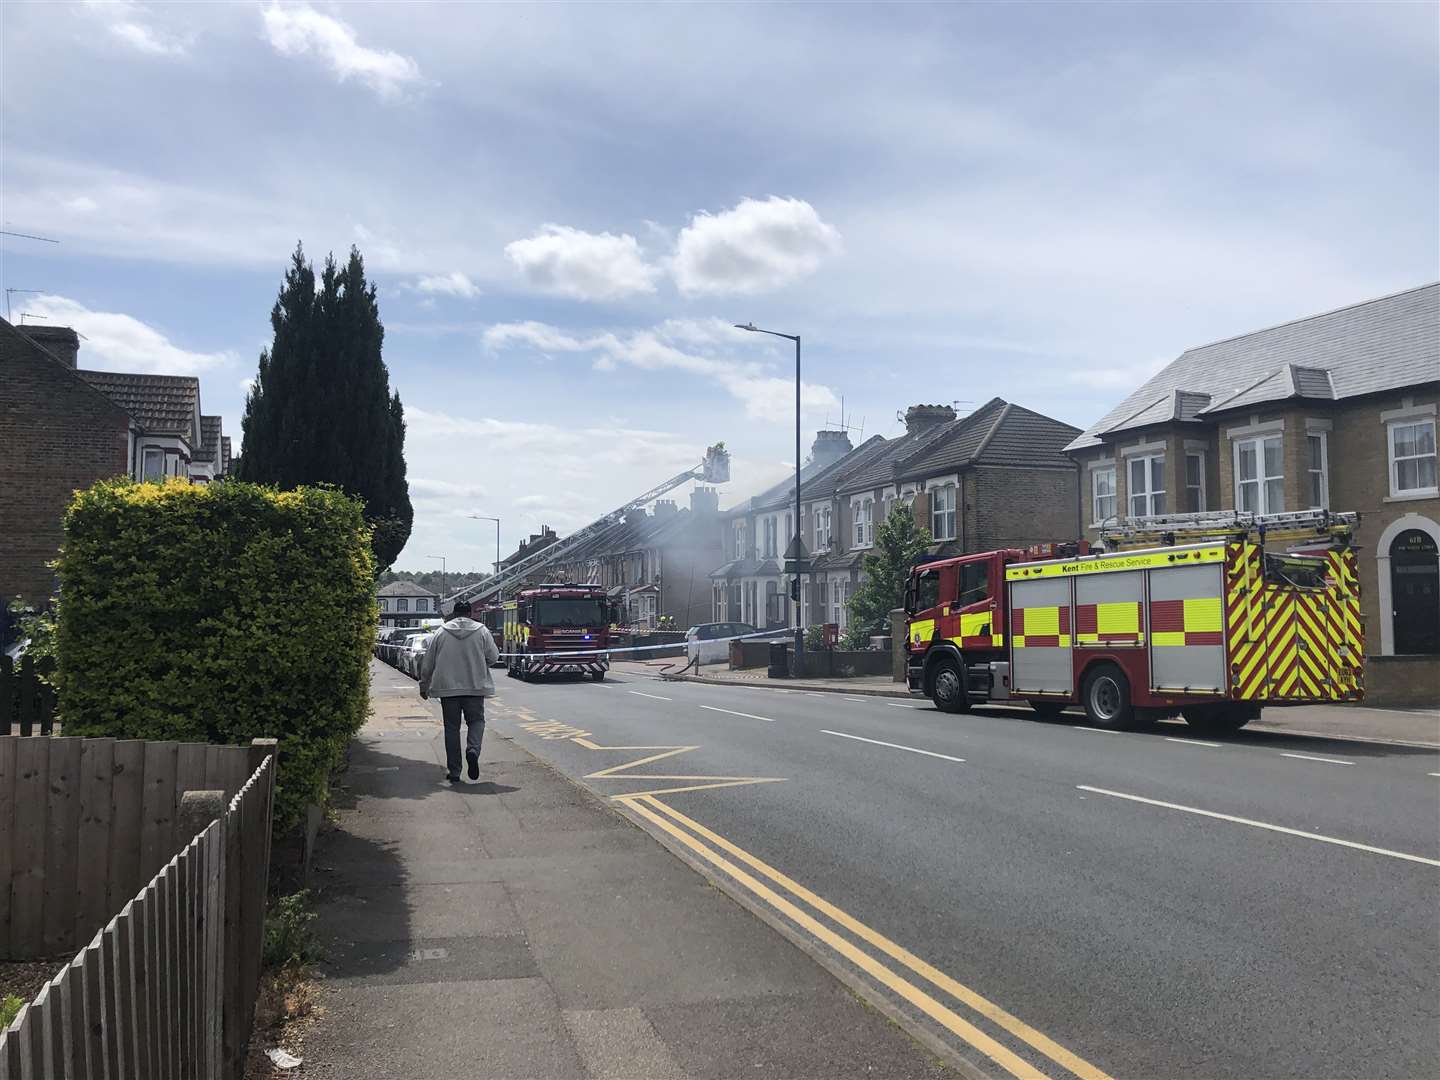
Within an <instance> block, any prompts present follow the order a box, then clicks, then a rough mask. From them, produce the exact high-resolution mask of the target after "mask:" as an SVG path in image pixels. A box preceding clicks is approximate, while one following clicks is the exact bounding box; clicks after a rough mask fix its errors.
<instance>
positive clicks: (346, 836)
mask: <svg viewBox="0 0 1440 1080" xmlns="http://www.w3.org/2000/svg"><path fill="white" fill-rule="evenodd" d="M371 678H372V700H373V710H374V711H373V716H372V718H371V720H370V722H369V723H368V724H367V725H366V727H365V728H364V729H363V730H362V731H361V733H360V735H359V737H358V739H357V741H356V743H355V744H354V747H353V751H352V754H351V765H350V770H349V773H348V777H347V781H348V782H347V785H346V790H345V791H344V792H341V793H340V797H339V798H338V799H337V803H338V805H339V807H340V810H339V823H338V826H337V827H334V828H332V829H330V830H329V831H328V832H327V834H326V835H325V836H324V838H323V839H322V841H321V847H320V852H319V854H318V856H317V859H316V877H317V881H318V888H319V890H320V895H319V903H318V905H317V909H318V912H319V919H318V921H317V926H319V927H320V928H322V932H323V934H324V936H325V938H326V939H327V941H326V944H327V949H328V957H327V963H326V965H325V968H324V969H323V975H324V981H323V987H324V989H323V991H322V1001H323V1003H324V1006H325V1009H326V1015H325V1017H324V1019H323V1020H322V1021H321V1022H320V1024H319V1026H318V1027H317V1029H316V1030H315V1031H314V1032H313V1033H312V1034H311V1035H310V1036H309V1037H308V1038H307V1039H306V1040H305V1048H304V1054H305V1058H306V1061H305V1065H304V1068H303V1070H302V1072H301V1074H300V1075H302V1076H308V1077H333V1078H337V1080H338V1078H341V1077H345V1078H351V1077H356V1078H380V1077H386V1078H391V1077H393V1078H396V1080H400V1078H404V1080H425V1078H431V1077H433V1078H437V1080H455V1078H460V1077H464V1078H467V1080H468V1078H471V1077H496V1078H500V1077H505V1078H511V1077H545V1078H552V1077H553V1078H568V1077H576V1078H581V1077H590V1078H604V1080H612V1078H613V1080H619V1078H625V1077H646V1078H656V1080H666V1078H681V1077H695V1078H703V1077H737V1076H745V1077H761V1078H765V1077H802V1076H803V1077H862V1076H887V1077H888V1076H894V1077H902V1076H914V1077H941V1076H948V1075H952V1074H950V1073H948V1072H947V1071H946V1070H945V1069H944V1068H942V1067H941V1066H940V1065H939V1064H937V1063H936V1062H935V1060H934V1059H933V1058H932V1057H931V1056H930V1055H929V1054H928V1053H926V1052H925V1051H924V1050H922V1049H921V1048H920V1047H919V1046H918V1045H917V1044H916V1043H914V1042H912V1041H911V1040H910V1038H909V1037H908V1036H906V1035H905V1034H904V1033H903V1032H901V1031H900V1030H899V1029H898V1028H896V1027H894V1026H893V1025H892V1024H891V1023H889V1021H887V1020H885V1019H884V1018H883V1017H882V1016H881V1015H880V1014H879V1013H878V1012H876V1011H875V1010H873V1009H869V1008H867V1007H865V1006H863V1005H862V1004H860V1002H859V1001H857V1000H856V999H855V998H854V997H853V996H852V995H851V994H850V993H849V992H848V991H847V990H846V989H845V988H844V987H842V985H841V984H840V983H839V982H838V981H837V980H836V979H835V978H834V977H832V976H831V975H829V974H828V973H827V972H826V971H825V970H824V969H822V968H821V967H820V966H819V965H818V964H817V963H815V962H814V961H813V960H811V959H810V958H809V957H808V956H806V955H805V954H804V953H803V952H801V951H800V950H799V949H798V948H796V947H795V946H793V945H792V944H791V943H790V942H789V941H788V940H787V939H785V938H784V937H782V936H781V935H780V934H778V933H777V932H775V931H774V930H771V929H770V928H769V927H768V926H766V925H765V924H764V923H762V922H760V921H759V920H758V919H756V918H755V917H753V916H752V915H750V914H749V913H748V912H746V911H745V910H744V909H742V908H741V907H739V906H738V905H736V904H735V903H733V902H732V901H730V900H729V899H728V898H727V897H725V896H724V894H722V893H721V892H720V891H719V890H717V889H715V888H712V887H711V886H710V885H709V884H708V883H707V882H706V881H705V879H704V878H702V877H701V876H700V875H699V874H697V873H696V872H695V871H694V870H692V869H690V868H689V867H688V866H687V865H686V864H684V863H683V862H681V861H680V860H679V859H677V858H675V857H674V856H673V855H671V854H670V853H669V852H668V851H667V850H665V849H664V848H662V847H661V846H660V845H659V844H658V843H657V842H656V841H654V840H653V839H651V838H650V837H649V836H648V835H647V834H646V833H644V832H642V831H641V830H640V829H638V828H636V827H635V826H633V825H631V824H630V823H629V822H628V821H627V820H626V819H624V818H622V817H621V816H620V815H619V814H618V813H616V812H614V811H613V810H612V809H611V808H610V807H609V806H608V805H606V804H605V803H603V802H602V801H600V800H599V799H598V798H596V797H594V796H592V795H590V794H589V793H587V792H585V791H583V790H581V789H580V788H578V787H577V786H576V785H575V784H573V783H572V782H571V781H569V780H567V779H566V778H565V777H563V776H561V775H560V774H558V773H556V772H553V771H552V770H551V769H550V768H549V767H547V766H546V765H544V764H543V763H541V762H540V761H539V760H538V759H536V758H535V757H533V756H532V755H531V754H529V753H528V752H526V751H525V750H523V749H522V748H520V747H519V746H517V745H515V744H514V743H512V742H510V741H508V740H506V739H504V738H501V737H499V736H497V735H496V734H495V733H494V732H493V731H487V733H486V738H485V750H484V754H483V765H482V769H483V773H482V777H483V779H484V781H485V782H483V783H480V784H475V785H461V786H456V787H452V786H450V785H449V784H446V783H444V782H443V777H442V773H443V769H442V767H441V762H442V761H443V760H444V749H443V744H442V742H441V736H440V731H441V729H440V725H439V709H438V708H435V707H433V705H434V703H428V704H427V703H426V702H422V701H421V700H420V699H419V697H418V696H417V694H416V692H415V688H414V684H413V683H412V682H410V681H409V680H408V679H406V678H404V676H401V675H399V674H398V673H395V672H393V671H391V670H390V669H389V668H385V667H383V666H381V665H378V664H374V665H372V677H371Z"/></svg>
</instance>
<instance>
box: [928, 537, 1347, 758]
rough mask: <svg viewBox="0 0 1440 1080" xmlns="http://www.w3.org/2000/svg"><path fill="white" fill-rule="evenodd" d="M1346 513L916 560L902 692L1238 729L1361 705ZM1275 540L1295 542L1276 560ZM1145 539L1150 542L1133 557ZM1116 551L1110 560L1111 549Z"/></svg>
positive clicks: (941, 700) (940, 703) (1116, 720)
mask: <svg viewBox="0 0 1440 1080" xmlns="http://www.w3.org/2000/svg"><path fill="white" fill-rule="evenodd" d="M1353 523H1354V515H1346V514H1330V513H1328V512H1325V511H1316V512H1314V513H1313V514H1289V515H1270V516H1269V517H1268V518H1262V517H1260V516H1258V515H1233V514H1232V515H1228V516H1226V518H1225V519H1224V521H1216V520H1215V516H1214V515H1209V516H1208V517H1207V516H1205V515H1174V516H1173V517H1172V518H1168V519H1165V520H1164V521H1162V522H1149V521H1147V522H1145V523H1144V524H1143V525H1141V526H1132V527H1128V528H1127V527H1124V526H1122V527H1118V528H1117V529H1116V530H1114V531H1112V533H1111V534H1110V535H1107V536H1106V538H1105V542H1106V544H1107V546H1109V547H1110V548H1111V549H1112V550H1109V551H1106V552H1103V553H1091V552H1090V551H1089V549H1088V545H1086V544H1085V543H1084V542H1081V543H1079V544H1072V545H1042V546H1041V547H1039V548H1032V549H1028V550H1018V549H1007V550H1003V551H990V552H985V553H982V554H976V555H962V556H959V557H957V558H951V559H944V560H940V561H935V562H928V563H923V564H921V565H918V566H916V567H915V569H914V570H913V571H912V573H911V576H910V580H909V584H908V587H907V590H906V603H905V607H906V611H907V612H909V619H908V622H907V639H906V650H907V654H908V663H907V670H908V683H909V688H910V692H911V693H912V694H916V695H924V696H926V697H929V698H931V699H932V700H933V701H934V702H935V705H936V707H937V708H939V709H942V710H944V711H946V712H966V711H968V710H969V708H970V706H971V705H972V704H973V703H975V702H983V701H1025V702H1028V703H1029V704H1030V706H1031V707H1032V708H1033V709H1034V710H1035V711H1036V712H1037V713H1040V714H1041V715H1054V714H1056V713H1059V712H1060V711H1061V710H1062V709H1064V708H1065V706H1067V705H1075V704H1078V705H1081V706H1083V708H1084V709H1085V713H1086V716H1088V717H1089V722H1090V723H1091V724H1093V725H1095V726H1096V727H1104V728H1120V729H1124V728H1135V727H1139V726H1142V725H1144V724H1146V723H1148V722H1150V721H1153V720H1155V719H1158V718H1160V717H1162V716H1167V715H1173V714H1174V713H1176V712H1177V711H1178V712H1179V713H1180V714H1181V715H1183V716H1184V717H1185V720H1186V722H1187V723H1189V724H1191V725H1194V726H1195V727H1197V728H1200V729H1202V730H1207V731H1215V732H1219V731H1234V730H1236V729H1238V728H1240V727H1243V726H1244V725H1245V724H1246V723H1248V722H1249V721H1251V720H1253V719H1255V718H1256V717H1257V716H1258V715H1259V714H1260V709H1261V707H1262V706H1264V705H1299V704H1314V703H1318V702H1327V701H1358V700H1360V698H1361V697H1362V696H1363V672H1362V667H1361V657H1362V655H1363V652H1364V642H1363V639H1362V635H1361V626H1360V599H1359V596H1360V593H1359V584H1358V582H1357V578H1356V567H1355V554H1354V552H1353V550H1351V548H1350V546H1349V540H1350V535H1351V532H1352V529H1353ZM1267 534H1268V539H1269V541H1270V542H1271V543H1274V542H1275V541H1276V540H1277V539H1281V540H1292V541H1296V543H1294V544H1293V545H1292V546H1291V548H1290V550H1289V551H1287V552H1285V553H1276V552H1273V551H1267V550H1266V547H1265V544H1266V540H1267ZM1137 539H1138V540H1148V541H1149V542H1150V543H1151V544H1154V543H1155V541H1156V540H1157V539H1159V540H1161V541H1162V542H1161V543H1160V544H1159V545H1157V546H1148V547H1144V548H1140V549H1137V550H1126V549H1125V548H1126V544H1127V543H1129V542H1133V541H1135V540H1137ZM1117 548H1118V549H1119V550H1115V549H1117Z"/></svg>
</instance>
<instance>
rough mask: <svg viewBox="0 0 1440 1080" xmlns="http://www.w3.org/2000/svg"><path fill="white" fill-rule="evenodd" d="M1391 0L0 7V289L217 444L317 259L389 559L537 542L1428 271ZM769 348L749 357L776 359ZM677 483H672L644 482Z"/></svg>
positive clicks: (1416, 96)
mask: <svg viewBox="0 0 1440 1080" xmlns="http://www.w3.org/2000/svg"><path fill="white" fill-rule="evenodd" d="M1437 32H1440V25H1437V8H1436V7H1435V6H1434V5H1432V4H1408V5H1407V4H1388V5H1387V4H1374V3H1367V4H1354V5H1348V4H1325V5H1319V4H1313V5H1309V4H1256V5H1240V4H1229V5H1210V4H1197V5H1186V4H1163V5H1159V4H1157V5H1132V4H1109V5H1095V6H1087V5H1083V4H1055V5H1051V4H1029V5H970V6H962V5H905V6H898V5H897V6H884V7H870V6H862V5H845V6H841V5H787V6H783V7H781V6H765V5H708V6H689V5H665V6H642V5H623V4H603V5H573V6H567V5H561V4H551V5H543V6H542V5H481V4H475V5H461V4H418V5H405V6H400V5H395V6H390V5H379V4H374V5H370V4H366V5H362V4H314V5H306V4H287V5H279V6H277V5H275V4H272V3H264V4H231V5H195V4H174V5H164V4H149V5H141V4H132V3H90V4H79V5H74V6H65V5H54V4H43V5H41V4H34V5H32V4H24V3H7V4H5V5H3V6H0V48H3V76H0V78H3V83H0V90H3V95H0V96H3V114H0V115H3V124H4V129H3V162H0V196H3V220H4V222H5V224H4V226H3V227H4V228H5V229H9V230H15V231H20V232H30V233H38V234H42V235H45V236H50V237H54V238H57V239H59V240H60V241H61V243H60V244H59V245H52V244H43V243H37V242H34V241H26V240H15V239H11V238H4V243H3V248H0V254H3V264H0V277H3V285H4V287H6V288H13V289H39V290H42V293H41V294H16V295H15V297H14V308H15V312H16V318H17V320H18V318H19V313H20V312H21V311H31V312H35V313H38V314H48V315H49V316H50V318H51V321H55V322H59V321H64V322H68V323H70V324H71V325H74V326H76V327H77V329H79V330H80V331H81V332H82V333H84V334H85V336H86V339H87V340H86V341H84V342H82V351H81V355H82V363H83V364H84V365H85V366H90V367H111V368H116V369H119V370H155V371H169V372H177V373H178V372H185V373H198V374H199V375H200V376H201V393H202V399H203V404H204V408H205V410H206V411H207V412H219V413H221V414H223V416H224V417H225V426H226V430H227V431H228V432H230V433H231V434H232V435H234V436H236V437H238V435H239V424H240V416H241V413H242V410H243V403H244V389H243V383H244V380H245V379H246V378H248V377H249V376H250V375H252V374H253V372H254V367H255V359H256V356H257V355H258V352H259V350H260V348H261V347H262V346H263V345H264V344H265V343H266V342H267V339H268V332H269V327H268V315H269V309H270V305H271V303H272V301H273V298H274V295H275V292H276V290H277V288H278V286H279V283H280V277H281V274H282V272H283V268H284V265H285V261H286V258H287V257H288V255H289V253H290V251H291V249H292V248H293V246H294V244H295V241H296V240H297V239H298V240H303V242H304V244H305V246H306V250H307V251H308V252H309V253H310V254H311V255H313V256H315V257H317V258H319V257H323V256H324V254H325V253H326V252H327V251H331V250H334V251H336V252H341V251H344V250H345V249H346V248H348V247H349V245H350V244H352V243H354V244H358V245H359V247H360V248H361V250H362V252H363V253H364V255H365V257H366V261H367V265H368V267H369V269H370V271H371V273H372V276H373V277H374V278H375V279H376V281H377V282H378V284H379V287H380V302H381V312H382V317H383V318H384V320H385V323H386V326H387V334H386V346H385V357H386V361H387V363H388V364H389V367H390V372H391V379H392V383H393V385H394V386H395V387H397V388H398V390H399V391H400V394H401V396H402V398H403V399H404V401H405V404H406V407H407V413H408V415H409V418H410V431H409V438H408V447H407V450H408V452H407V458H408V461H409V468H410V477H411V482H412V496H413V498H414V501H415V506H416V528H415V533H414V535H413V537H412V540H411V543H410V545H409V546H408V547H407V548H406V550H405V552H404V554H403V555H402V556H401V559H400V562H399V564H398V565H400V566H402V567H413V568H420V567H425V566H427V565H434V564H433V563H430V562H428V560H427V559H426V556H428V555H431V554H437V555H438V554H445V555H446V556H447V557H448V559H449V563H450V565H451V567H455V568H466V567H470V566H476V567H478V566H481V565H483V564H487V563H488V562H489V561H490V560H491V559H493V558H494V555H493V550H494V547H493V545H494V541H493V537H494V532H493V526H492V525H491V524H489V523H487V522H480V521H474V520H470V519H469V518H468V517H467V516H466V515H468V514H470V513H479V514H489V515H494V514H499V516H500V517H501V518H502V519H503V520H504V534H505V535H504V542H505V546H506V547H507V548H511V547H513V546H514V543H515V542H516V541H517V540H518V539H519V538H520V537H521V536H522V535H523V534H524V533H526V532H531V531H536V530H538V528H539V526H540V525H541V524H542V523H544V524H550V525H553V526H555V527H557V528H558V529H560V530H561V531H562V532H565V531H568V530H569V529H572V528H575V527H577V526H578V525H581V524H583V523H584V522H585V521H587V520H589V519H591V518H592V517H594V516H596V515H598V514H599V513H602V512H604V511H605V510H608V509H611V508H613V507H614V506H616V505H618V504H620V503H622V502H624V501H625V500H626V499H627V498H628V497H630V496H631V495H633V494H636V493H638V492H639V491H641V490H644V489H646V488H648V487H650V486H651V485H652V484H654V483H657V482H659V481H660V480H662V479H664V478H665V477H667V476H669V475H671V474H673V473H677V472H679V471H680V470H682V469H684V468H686V467H687V466H689V465H692V464H695V463H698V461H699V459H700V455H701V452H702V450H703V447H704V446H705V445H706V444H707V443H710V442H713V441H715V440H717V439H723V440H725V441H726V442H727V444H728V445H729V446H730V447H731V449H732V450H733V452H734V455H735V480H734V482H732V484H730V485H729V486H728V487H727V490H726V492H725V496H724V501H726V502H730V501H735V500H738V499H739V498H742V497H743V496H744V495H746V494H748V493H749V492H750V491H752V490H754V489H756V488H758V487H760V486H762V485H764V484H765V483H767V482H769V481H772V480H775V479H779V478H780V477H782V476H783V475H784V474H785V472H786V461H787V460H788V459H789V457H790V455H791V454H792V452H793V441H792V440H793V427H791V422H792V417H793V412H792V410H793V397H792V395H793V388H792V386H791V384H790V383H789V381H788V380H789V377H790V354H789V353H788V352H787V351H786V350H785V348H780V347H775V346H772V345H771V344H769V343H768V340H767V339H763V338H760V337H758V336H755V335H742V334H739V333H738V332H733V331H730V330H728V329H727V328H728V326H729V324H731V323H733V322H744V321H747V320H754V321H755V322H756V323H758V324H760V325H762V326H771V327H774V328H776V329H781V330H786V331H790V332H795V333H800V334H803V335H804V337H805V362H806V378H805V381H806V383H807V391H806V417H805V427H806V444H807V447H808V443H809V441H810V439H811V438H812V437H813V436H812V434H811V433H812V432H813V430H814V429H815V428H816V427H818V426H820V425H821V423H822V422H823V421H824V420H825V419H826V418H827V416H828V417H830V418H832V419H834V418H838V416H839V400H840V398H841V397H842V396H843V397H844V399H845V404H846V409H847V413H848V414H849V415H851V416H852V417H853V418H854V419H855V420H856V421H857V422H858V421H859V420H860V419H861V418H862V417H863V419H864V423H865V434H866V435H869V434H873V433H877V432H878V433H881V434H889V433H892V432H894V431H896V430H899V428H900V425H899V424H898V423H897V422H896V419H895V417H896V413H897V410H901V409H903V408H904V407H905V406H906V405H909V404H913V403H915V402H918V401H927V402H949V401H960V402H962V403H963V404H962V405H961V407H962V408H968V407H970V403H973V404H979V403H981V402H983V401H985V400H986V399H988V398H989V397H991V396H994V395H999V396H1002V397H1004V398H1006V399H1008V400H1012V401H1016V402H1018V403H1020V404H1023V405H1026V406H1028V407H1030V408H1034V409H1037V410H1039V411H1041V412H1045V413H1049V414H1051V415H1053V416H1056V417H1059V418H1061V419H1064V420H1066V421H1069V422H1071V423H1074V424H1077V425H1081V426H1083V425H1085V424H1086V423H1088V422H1089V421H1090V420H1092V419H1094V417H1096V416H1097V415H1099V414H1101V413H1103V412H1104V411H1105V410H1106V409H1108V408H1109V406H1110V405H1112V404H1113V403H1114V401H1115V400H1116V399H1117V398H1118V397H1121V396H1123V394H1124V393H1125V392H1126V391H1127V389H1128V388H1129V387H1131V386H1133V384H1134V383H1135V381H1136V380H1138V379H1140V378H1143V377H1144V376H1145V375H1146V374H1148V373H1149V372H1150V371H1152V370H1154V368H1155V367H1157V366H1158V365H1159V364H1161V363H1163V362H1165V361H1168V360H1170V359H1173V357H1174V356H1176V355H1177V354H1178V353H1179V352H1180V351H1182V350H1183V349H1184V348H1186V347H1187V346H1191V345H1196V344H1201V343H1204V342H1206V341H1211V340H1215V339H1217V338H1222V337H1228V336H1231V335H1233V334H1237V333H1242V332H1245V331H1248V330H1252V329H1256V328H1259V327H1262V326H1266V325H1270V324H1273V323H1276V322H1282V321H1285V320H1288V319H1291V318H1296V317H1299V316H1302V315H1306V314H1310V313H1313V312H1316V311H1321V310H1325V309H1327V308H1331V307H1336V306H1340V305H1343V304H1346V303H1351V302H1354V301H1357V300H1362V299H1366V298H1369V297H1372V296H1376V295H1381V294H1384V293H1387V292H1391V291H1395V290H1397V289H1402V288H1407V287H1410V286H1413V285H1416V284H1419V283H1421V282H1424V281H1429V280H1434V279H1435V278H1436V277H1437V276H1440V271H1437V262H1440V245H1437V230H1440V215H1437V199H1436V191H1437V188H1440V141H1437V131H1440V108H1437V100H1440V95H1437V72H1440V60H1437V37H1440V33H1437ZM777 344H778V345H781V346H783V345H784V343H777ZM681 495H682V497H683V490H682V492H681Z"/></svg>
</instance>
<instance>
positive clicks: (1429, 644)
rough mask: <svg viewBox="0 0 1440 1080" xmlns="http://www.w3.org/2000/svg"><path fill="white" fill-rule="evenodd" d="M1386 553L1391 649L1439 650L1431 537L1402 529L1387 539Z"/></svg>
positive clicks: (1438, 575) (1438, 558) (1437, 565)
mask: <svg viewBox="0 0 1440 1080" xmlns="http://www.w3.org/2000/svg"><path fill="white" fill-rule="evenodd" d="M1388 554H1389V556H1390V608H1391V618H1392V619H1393V625H1394V640H1395V652H1396V653H1398V654H1400V655H1406V654H1412V655H1413V654H1416V653H1420V654H1429V653H1440V550H1437V545H1436V542H1435V538H1434V537H1433V536H1431V535H1429V534H1428V533H1426V532H1422V531H1421V530H1420V529H1406V530H1405V531H1404V532H1401V533H1399V534H1397V535H1396V536H1395V538H1394V539H1393V540H1391V541H1390V550H1389V552H1388Z"/></svg>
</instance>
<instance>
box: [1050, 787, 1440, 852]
mask: <svg viewBox="0 0 1440 1080" xmlns="http://www.w3.org/2000/svg"><path fill="white" fill-rule="evenodd" d="M1075 786H1076V787H1077V788H1078V789H1079V790H1081V791H1093V792H1094V793H1095V794H1096V795H1109V796H1111V797H1112V798H1116V799H1128V800H1129V801H1130V802H1138V803H1145V804H1146V805H1147V806H1159V807H1163V808H1164V809H1166V810H1180V811H1183V812H1184V813H1187V814H1199V815H1200V816H1201V817H1208V818H1215V819H1216V820H1217V821H1232V822H1234V823H1235V824H1237V825H1249V826H1251V827H1252V828H1256V829H1268V830H1269V831H1270V832H1278V833H1284V834H1285V835H1287V836H1298V837H1301V838H1302V839H1304V840H1318V841H1320V842H1321V843H1322V844H1337V845H1339V846H1340V847H1348V848H1354V849H1355V850H1357V851H1368V852H1370V853H1372V854H1374V855H1388V856H1390V858H1392V859H1404V860H1406V861H1407V862H1417V863H1423V864H1424V865H1426V866H1440V859H1427V858H1425V857H1424V856H1423V855H1408V854H1406V853H1405V852H1403V851H1391V850H1390V849H1388V848H1381V847H1371V846H1370V845H1369V844H1357V843H1356V842H1355V841H1354V840H1341V839H1339V838H1338V837H1334V836H1322V835H1321V834H1320V833H1308V832H1305V831H1303V830H1301V829H1290V828H1286V827H1285V826H1284V825H1270V824H1268V823H1266V822H1264V821H1252V820H1251V819H1250V818H1243V817H1235V816H1233V815H1231V814H1217V813H1216V812H1215V811H1214V810H1201V809H1200V808H1198V807H1195V806H1181V805H1180V804H1179V803H1170V802H1161V801H1160V800H1159V799H1147V798H1145V797H1144V796H1142V795H1127V794H1125V793H1124V792H1123V791H1107V790H1106V789H1105V788H1098V787H1090V786H1089V785H1087V784H1076V785H1075Z"/></svg>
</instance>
